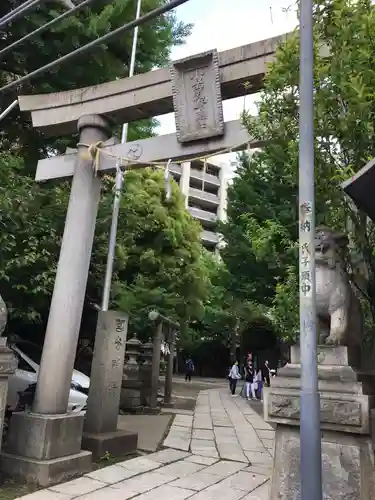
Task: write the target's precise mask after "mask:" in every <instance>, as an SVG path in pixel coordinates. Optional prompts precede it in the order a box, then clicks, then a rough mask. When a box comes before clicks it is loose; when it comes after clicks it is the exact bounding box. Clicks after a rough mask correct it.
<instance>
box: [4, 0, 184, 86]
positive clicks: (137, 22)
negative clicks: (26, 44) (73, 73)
mask: <svg viewBox="0 0 375 500" xmlns="http://www.w3.org/2000/svg"><path fill="white" fill-rule="evenodd" d="M188 1H189V0H171V1H170V2H169V3H168V4H167V5H163V6H161V7H158V8H157V9H154V10H152V11H150V12H148V13H147V14H145V15H143V16H142V17H140V18H139V19H133V21H131V22H130V23H127V24H124V25H123V26H120V27H119V28H117V29H115V30H114V31H111V32H109V33H107V34H106V35H103V36H101V37H100V38H97V39H96V40H93V41H92V42H90V43H87V44H86V45H84V46H83V47H80V48H79V49H76V50H73V51H72V52H69V53H68V54H65V56H62V57H60V59H55V60H54V61H52V62H50V63H48V64H46V65H45V66H42V67H41V68H39V69H36V70H35V71H32V72H31V73H29V74H27V75H25V76H22V77H21V78H19V79H18V80H15V81H13V82H11V83H8V84H7V85H4V87H1V88H0V92H4V91H5V90H11V89H13V88H15V87H18V86H19V85H20V84H21V83H23V82H27V81H29V80H31V79H32V78H34V77H35V76H39V75H41V74H43V73H45V72H46V71H48V70H50V69H52V68H54V67H55V66H57V65H59V64H62V63H65V62H67V61H69V60H70V59H71V58H72V57H75V56H77V55H82V54H84V53H86V52H88V51H89V50H91V49H92V48H94V47H96V46H97V45H101V44H103V43H105V42H108V41H109V40H111V39H112V38H115V37H116V36H117V35H120V34H121V33H124V32H125V31H129V30H131V29H132V28H135V27H136V26H141V25H142V24H145V23H146V22H147V21H151V20H153V19H155V18H156V17H158V16H160V15H161V14H165V13H167V12H169V11H171V10H172V9H174V8H176V7H178V6H180V5H182V4H184V3H186V2H188Z"/></svg>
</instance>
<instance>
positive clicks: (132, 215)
mask: <svg viewBox="0 0 375 500" xmlns="http://www.w3.org/2000/svg"><path fill="white" fill-rule="evenodd" d="M126 186H127V187H126V191H125V193H124V197H123V199H122V210H121V217H120V228H121V229H120V231H119V234H118V238H119V245H118V259H117V279H118V282H117V297H118V298H117V300H118V303H119V305H120V307H121V308H122V309H125V310H127V311H129V312H130V313H131V316H132V318H133V322H135V321H137V319H143V320H144V317H145V314H146V313H147V312H148V311H149V310H150V309H154V308H156V309H157V310H159V311H160V312H162V313H163V314H164V315H166V316H169V317H171V318H174V319H175V320H177V321H179V320H181V321H188V320H189V319H190V318H191V317H192V316H194V317H199V316H200V315H201V314H202V312H203V300H204V299H205V297H206V294H207V291H208V286H209V281H208V278H209V277H208V274H207V273H206V268H205V266H204V262H203V258H202V251H203V249H202V246H201V242H200V232H201V227H200V225H199V224H198V223H197V222H196V221H195V220H194V219H193V218H192V217H191V215H190V214H189V213H188V212H187V210H186V209H185V203H184V199H183V195H182V194H181V191H180V189H179V187H178V186H177V184H175V183H173V192H172V197H171V199H170V200H169V201H165V199H164V197H165V193H164V177H163V173H162V172H160V171H151V170H149V169H147V170H143V171H141V172H134V171H133V172H130V173H128V174H127V176H126Z"/></svg>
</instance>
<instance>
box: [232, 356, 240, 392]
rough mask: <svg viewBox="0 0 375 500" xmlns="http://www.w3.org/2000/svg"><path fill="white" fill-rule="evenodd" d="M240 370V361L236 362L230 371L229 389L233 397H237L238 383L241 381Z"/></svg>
mask: <svg viewBox="0 0 375 500" xmlns="http://www.w3.org/2000/svg"><path fill="white" fill-rule="evenodd" d="M240 378H241V375H240V370H239V368H238V361H235V363H234V364H233V366H232V368H231V369H230V370H229V389H230V392H231V393H232V396H236V387H237V382H238V381H239V380H240Z"/></svg>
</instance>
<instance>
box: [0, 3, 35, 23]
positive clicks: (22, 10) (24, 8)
mask: <svg viewBox="0 0 375 500" xmlns="http://www.w3.org/2000/svg"><path fill="white" fill-rule="evenodd" d="M40 1H41V0H29V1H28V2H25V3H24V4H22V5H20V6H19V7H18V8H17V9H14V10H12V11H11V12H9V14H7V15H6V16H4V17H3V18H2V19H0V28H2V27H3V26H5V25H6V24H8V23H10V22H11V21H14V20H15V19H17V18H18V17H20V16H21V15H22V14H26V13H27V12H28V11H29V10H32V9H34V8H35V7H37V6H38V5H39V4H40Z"/></svg>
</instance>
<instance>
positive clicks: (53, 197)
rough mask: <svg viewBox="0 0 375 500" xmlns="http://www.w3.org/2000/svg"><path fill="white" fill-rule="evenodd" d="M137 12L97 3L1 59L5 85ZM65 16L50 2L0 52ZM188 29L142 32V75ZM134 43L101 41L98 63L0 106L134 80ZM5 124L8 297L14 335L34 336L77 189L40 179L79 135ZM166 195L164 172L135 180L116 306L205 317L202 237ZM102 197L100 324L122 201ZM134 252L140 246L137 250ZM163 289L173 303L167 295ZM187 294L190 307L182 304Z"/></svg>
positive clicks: (129, 189) (14, 1) (2, 204)
mask: <svg viewBox="0 0 375 500" xmlns="http://www.w3.org/2000/svg"><path fill="white" fill-rule="evenodd" d="M21 3H22V2H21V0H4V1H3V2H1V5H0V16H2V15H4V14H6V13H8V12H9V11H11V10H12V9H14V8H15V7H17V6H18V5H20V4H21ZM165 3H166V0H144V1H143V2H142V12H147V11H149V10H152V9H154V8H156V7H158V6H160V5H162V4H165ZM135 6H136V2H135V0H114V1H113V2H103V1H97V2H94V3H93V4H92V7H91V8H90V9H89V8H86V9H84V10H82V11H81V13H80V14H79V15H77V16H75V17H72V18H68V19H66V20H64V21H63V22H61V23H59V24H57V25H56V26H55V27H54V29H53V30H50V31H49V32H46V33H44V34H42V35H40V36H39V37H36V38H35V39H34V40H33V41H28V42H26V43H23V44H20V45H19V46H18V47H17V48H15V49H12V50H11V51H9V52H8V53H7V54H6V55H5V56H2V57H1V61H0V84H4V83H7V82H9V81H11V80H13V79H14V78H17V77H18V76H22V75H24V74H27V73H28V72H30V71H33V70H34V69H36V68H38V67H40V66H42V65H44V64H46V63H48V62H50V61H52V60H54V59H55V58H57V57H60V56H62V55H64V54H66V53H68V52H70V51H71V50H74V49H75V48H78V47H79V46H82V45H84V44H85V43H87V42H89V41H91V40H93V39H95V38H97V37H99V36H101V35H103V34H105V33H107V32H108V31H109V30H112V29H115V28H117V27H118V26H120V25H123V24H125V23H126V22H129V21H131V20H132V19H133V18H134V14H135ZM61 12H62V7H60V5H59V4H58V3H57V2H56V3H51V2H41V4H40V6H39V8H38V9H37V10H35V11H33V12H32V13H30V14H29V15H27V16H26V17H22V18H20V19H19V20H17V21H15V22H13V23H11V24H9V25H7V26H6V28H5V29H4V30H2V32H1V34H0V50H1V49H3V48H4V47H6V46H7V45H9V44H10V43H12V42H14V41H15V40H17V39H19V38H21V37H22V36H23V35H25V33H29V32H31V31H32V30H33V29H35V28H38V27H39V26H41V25H42V24H43V23H45V22H47V21H48V20H50V19H52V18H53V17H56V16H57V15H58V14H60V13H61ZM189 31H190V26H188V25H185V24H183V23H180V22H178V21H177V19H176V17H175V14H174V13H169V14H166V15H164V16H161V17H159V18H158V19H156V20H154V21H152V22H150V23H148V24H146V25H144V26H142V27H140V29H139V44H138V52H137V59H136V61H137V62H136V72H137V73H140V72H144V71H148V70H151V69H152V68H154V67H155V66H160V65H164V64H165V63H166V62H167V60H168V58H169V55H170V50H171V47H172V46H173V45H175V44H180V43H182V42H183V40H184V38H185V36H186V35H187V34H188V33H189ZM131 44H132V32H131V31H129V32H127V33H125V34H123V35H122V36H121V37H120V38H117V39H116V40H114V41H113V42H111V43H109V44H102V45H101V46H100V47H98V48H97V49H96V50H95V51H93V52H92V53H90V55H89V56H87V55H85V56H82V57H78V58H77V59H75V60H74V63H71V64H67V65H62V66H61V67H60V66H59V67H57V69H56V70H54V71H52V72H50V73H48V74H45V75H43V76H42V77H40V78H38V79H36V80H33V81H32V82H31V83H29V84H26V85H23V86H22V87H20V88H19V89H18V91H17V92H8V93H6V94H4V95H1V96H0V107H1V108H2V109H3V108H4V107H5V106H7V105H8V104H9V103H10V102H12V101H13V100H14V99H15V98H16V97H17V93H18V92H19V93H23V94H25V93H37V92H53V91H60V90H67V89H72V88H77V87H85V86H90V85H95V84H98V83H101V82H105V81H109V80H113V79H115V78H118V77H123V76H126V75H127V73H128V62H129V57H130V50H131ZM155 123H156V122H155V120H143V121H142V122H137V123H135V124H130V127H129V137H128V138H129V140H132V139H135V138H139V137H147V136H150V135H152V134H153V127H154V125H155ZM1 125H2V127H1V131H0V147H1V150H2V151H8V152H7V153H1V154H0V222H1V233H0V238H1V247H0V248H1V250H0V290H1V294H2V296H3V297H4V300H5V301H6V303H7V306H8V308H9V310H10V313H11V314H10V323H9V328H10V330H12V331H17V332H18V333H20V330H26V331H27V332H28V331H30V326H32V325H35V324H36V325H37V329H39V330H40V331H41V332H42V331H43V329H44V328H43V324H44V322H45V321H46V319H47V315H48V307H49V302H50V297H51V294H52V289H53V283H54V278H55V271H56V266H57V259H58V254H59V249H60V245H61V238H62V233H63V227H64V222H65V215H66V208H67V202H68V197H69V189H70V188H69V183H68V182H61V180H58V181H55V182H49V183H47V184H37V183H35V181H34V180H33V178H32V177H33V175H34V172H35V167H36V162H37V160H38V159H39V158H40V157H41V156H47V155H51V154H56V153H59V152H60V153H61V152H63V151H64V150H65V147H66V146H67V145H71V146H74V145H75V144H76V141H77V138H76V137H64V138H58V139H56V138H46V137H44V136H43V135H42V134H40V133H39V132H38V131H36V130H34V129H33V128H32V127H31V123H30V119H29V117H28V116H24V115H20V114H19V112H18V111H17V110H14V111H13V112H12V113H11V114H10V115H8V117H7V118H6V119H4V120H3V121H2V123H1ZM161 192H162V180H161V177H160V175H159V174H156V173H152V172H149V171H145V172H143V173H142V174H135V173H131V174H129V175H127V179H126V192H125V195H124V197H123V201H122V210H123V213H122V214H121V218H120V221H119V238H120V239H119V245H118V251H119V253H118V256H117V257H118V260H117V263H116V269H115V276H114V279H115V288H116V290H117V299H118V301H119V302H121V303H122V302H124V306H125V305H126V307H129V308H131V309H132V310H133V311H135V310H136V308H137V307H138V306H139V307H140V312H142V310H143V309H142V307H143V306H140V304H143V305H144V301H146V300H147V301H151V303H153V304H155V305H159V306H160V307H161V308H163V310H165V311H167V310H168V311H170V310H171V308H172V307H175V308H176V311H177V314H179V315H187V316H188V315H189V314H191V313H192V312H194V313H196V314H197V311H198V310H199V308H200V302H201V300H202V299H201V297H202V293H203V292H201V291H200V288H199V287H200V286H201V285H200V282H202V283H203V284H202V286H203V288H204V281H205V280H204V276H203V275H202V272H201V269H200V267H199V259H200V244H199V234H198V232H199V231H198V228H197V226H196V225H195V223H193V222H192V221H191V219H190V218H189V217H188V216H187V214H185V212H183V211H182V201H181V199H180V198H178V196H177V195H176V193H175V194H174V198H173V202H172V203H171V205H168V206H164V205H163V202H162V195H161ZM102 193H103V194H102V202H101V207H100V213H99V216H98V223H97V230H96V236H95V242H94V253H93V259H92V266H91V270H90V275H89V282H88V288H87V294H86V301H85V312H86V315H85V316H86V317H87V316H90V317H93V315H92V314H91V312H92V304H93V303H95V304H98V303H100V295H101V290H102V286H103V278H104V269H105V259H106V255H107V245H108V230H109V227H110V217H111V213H112V201H113V182H112V180H111V179H110V178H108V179H107V180H106V181H105V183H104V189H103V192H102ZM153 217H154V218H155V221H154V222H152V219H153ZM174 217H176V221H174V220H173V218H174ZM197 234H198V236H197ZM197 238H198V240H197ZM133 245H136V248H133V249H132V246H133ZM175 258H177V259H180V260H179V261H178V264H175V263H174V259H175ZM158 266H159V267H158ZM163 272H164V275H163V274H162V273H163ZM163 276H164V277H165V279H164V281H163ZM199 280H200V281H199ZM198 288H199V289H198ZM155 290H157V292H155ZM159 292H160V294H162V295H163V297H165V300H164V299H161V298H160V297H159ZM131 293H132V294H133V296H132V298H130V295H131ZM179 293H181V297H183V298H184V302H182V301H181V300H180V301H179V299H178V298H177V294H179ZM189 293H191V295H189ZM155 296H156V299H154V297H155ZM163 300H164V302H163ZM132 301H133V303H131V302H132ZM38 325H39V326H38Z"/></svg>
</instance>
